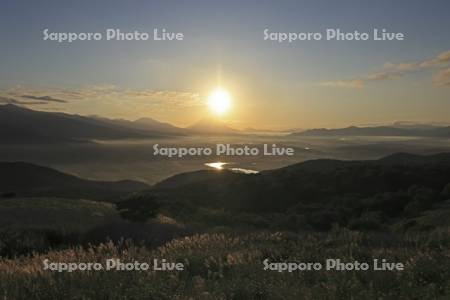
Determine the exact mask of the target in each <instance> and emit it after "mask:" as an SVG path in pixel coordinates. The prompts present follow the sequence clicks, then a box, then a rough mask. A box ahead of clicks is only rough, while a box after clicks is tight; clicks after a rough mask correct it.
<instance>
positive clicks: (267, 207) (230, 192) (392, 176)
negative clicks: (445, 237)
mask: <svg viewBox="0 0 450 300" xmlns="http://www.w3.org/2000/svg"><path fill="white" fill-rule="evenodd" d="M132 197H133V196H132ZM139 199H140V200H141V201H143V202H145V201H153V202H154V201H156V202H159V203H160V204H161V205H162V206H163V207H166V209H167V207H170V208H172V209H173V212H174V213H175V214H176V213H177V212H178V211H182V210H183V209H187V210H188V211H191V213H190V214H192V211H196V210H199V209H201V208H202V207H203V208H208V209H215V210H221V211H222V210H224V211H229V212H230V213H242V212H248V213H257V214H259V213H263V214H267V213H271V214H272V213H281V214H287V215H289V214H300V215H302V216H304V217H306V218H313V219H314V216H315V214H317V213H320V214H324V215H325V217H324V219H325V220H326V222H328V225H327V226H331V223H332V222H334V221H336V220H347V221H348V220H350V219H352V218H359V217H360V216H362V215H364V214H367V213H374V214H377V215H380V216H382V218H385V219H386V220H389V219H392V218H400V217H404V216H406V215H409V214H412V215H414V214H418V213H420V212H422V211H425V210H427V209H430V208H431V207H433V206H434V205H435V204H436V203H439V202H441V201H445V200H447V199H450V153H442V154H437V155H430V156H421V155H411V154H406V153H398V154H394V155H391V156H388V157H385V158H383V159H379V160H368V161H340V160H330V159H319V160H310V161H306V162H302V163H298V164H294V165H291V166H287V167H284V168H280V169H275V170H268V171H263V172H261V173H259V174H252V175H247V174H241V173H233V172H232V171H228V170H221V171H215V170H205V171H197V172H190V173H184V174H179V175H176V176H173V177H171V178H168V179H166V180H164V181H162V182H160V183H158V184H156V185H155V186H153V187H152V189H149V190H147V191H145V192H143V193H142V194H141V195H140V196H139ZM137 207H139V206H137ZM347 221H343V222H344V223H345V222H347Z"/></svg>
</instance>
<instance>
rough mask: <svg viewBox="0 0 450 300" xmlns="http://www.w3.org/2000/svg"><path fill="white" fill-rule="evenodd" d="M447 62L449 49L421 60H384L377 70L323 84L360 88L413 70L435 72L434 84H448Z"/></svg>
mask: <svg viewBox="0 0 450 300" xmlns="http://www.w3.org/2000/svg"><path fill="white" fill-rule="evenodd" d="M449 64H450V51H445V52H442V53H440V54H438V55H436V56H434V57H431V58H428V59H425V60H422V61H416V62H402V63H397V64H394V63H391V62H386V63H385V64H384V65H383V67H382V68H380V69H379V70H378V71H375V72H372V73H369V74H367V75H364V76H358V77H356V78H352V79H344V80H342V79H340V80H335V81H328V82H324V83H323V85H325V86H334V87H351V88H361V87H363V86H364V85H365V83H366V82H370V81H382V80H389V79H395V78H401V77H403V76H406V75H408V74H410V73H413V72H421V71H430V70H431V71H434V72H435V74H434V76H433V83H434V85H435V86H449V85H448V84H446V81H445V78H447V77H448V73H447V71H448V69H443V68H445V67H447V66H448V65H449Z"/></svg>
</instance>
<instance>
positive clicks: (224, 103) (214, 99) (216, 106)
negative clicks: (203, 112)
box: [208, 88, 231, 115]
mask: <svg viewBox="0 0 450 300" xmlns="http://www.w3.org/2000/svg"><path fill="white" fill-rule="evenodd" d="M208 107H209V109H210V110H211V111H212V112H213V113H215V114H217V115H223V114H225V113H226V112H228V111H229V110H230V107H231V97H230V93H228V92H227V91H226V90H224V89H222V88H217V89H215V90H214V91H213V92H212V93H211V94H210V95H209V97H208Z"/></svg>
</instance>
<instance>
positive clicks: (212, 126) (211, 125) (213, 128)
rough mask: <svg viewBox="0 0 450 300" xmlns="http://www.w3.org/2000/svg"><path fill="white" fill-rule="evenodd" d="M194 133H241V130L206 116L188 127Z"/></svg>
mask: <svg viewBox="0 0 450 300" xmlns="http://www.w3.org/2000/svg"><path fill="white" fill-rule="evenodd" d="M186 129H187V130H188V131H189V132H190V133H194V134H239V130H236V129H233V128H231V127H229V126H228V125H227V124H226V123H225V122H223V121H221V120H217V119H213V118H204V119H201V120H199V121H198V122H196V123H194V124H192V125H191V126H189V127H187V128H186Z"/></svg>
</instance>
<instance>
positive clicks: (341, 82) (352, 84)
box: [322, 79, 364, 88]
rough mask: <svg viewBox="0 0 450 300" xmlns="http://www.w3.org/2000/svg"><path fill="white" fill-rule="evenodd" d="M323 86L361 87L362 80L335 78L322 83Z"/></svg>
mask: <svg viewBox="0 0 450 300" xmlns="http://www.w3.org/2000/svg"><path fill="white" fill-rule="evenodd" d="M322 85H323V86H329V87H342V88H363V87H364V81H363V80H361V79H349V80H335V81H327V82H323V83H322Z"/></svg>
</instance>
